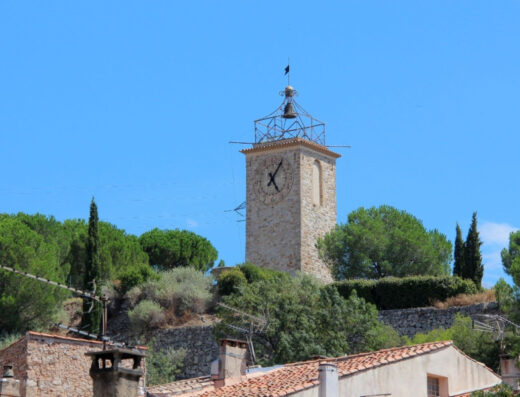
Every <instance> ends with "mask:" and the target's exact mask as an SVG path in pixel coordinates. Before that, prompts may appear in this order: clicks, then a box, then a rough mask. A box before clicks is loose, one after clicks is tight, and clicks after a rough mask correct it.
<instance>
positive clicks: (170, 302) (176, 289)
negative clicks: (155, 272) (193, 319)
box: [134, 267, 213, 316]
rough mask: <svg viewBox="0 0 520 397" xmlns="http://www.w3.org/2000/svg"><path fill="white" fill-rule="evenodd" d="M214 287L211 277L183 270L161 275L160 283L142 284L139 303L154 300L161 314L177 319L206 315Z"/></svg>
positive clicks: (177, 269)
mask: <svg viewBox="0 0 520 397" xmlns="http://www.w3.org/2000/svg"><path fill="white" fill-rule="evenodd" d="M211 285H212V279H211V277H206V276H204V274H203V273H202V272H200V271H198V270H195V269H193V268H189V267H180V268H176V269H172V270H169V271H166V272H162V273H159V278H158V279H157V280H153V281H148V282H147V283H145V284H142V285H141V286H140V288H139V289H140V291H141V294H140V296H139V297H138V298H137V300H142V299H149V300H153V301H155V302H157V303H158V304H159V305H160V307H161V310H163V309H164V310H165V311H167V312H170V313H172V314H176V315H177V316H182V315H183V314H184V313H185V312H194V313H203V312H204V311H205V309H206V308H207V306H208V304H209V303H210V302H211V300H212V297H213V296H212V294H211V291H210V290H211ZM134 299H135V297H134Z"/></svg>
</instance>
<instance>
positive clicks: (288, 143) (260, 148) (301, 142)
mask: <svg viewBox="0 0 520 397" xmlns="http://www.w3.org/2000/svg"><path fill="white" fill-rule="evenodd" d="M294 146H304V147H307V148H309V149H312V150H315V151H317V152H320V153H322V154H324V155H326V156H330V157H332V158H335V159H337V158H339V157H341V154H339V153H336V152H333V151H332V150H329V149H328V148H327V147H326V146H323V145H320V144H318V143H315V142H312V141H309V140H307V139H303V138H289V139H281V140H277V141H272V142H262V143H255V144H253V147H252V148H248V149H242V150H241V151H240V152H241V153H243V154H245V155H248V154H253V153H262V152H266V151H271V150H273V149H278V148H280V149H287V148H290V147H294Z"/></svg>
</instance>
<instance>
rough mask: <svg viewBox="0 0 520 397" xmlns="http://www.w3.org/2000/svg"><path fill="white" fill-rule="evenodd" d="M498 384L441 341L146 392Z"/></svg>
mask: <svg viewBox="0 0 520 397" xmlns="http://www.w3.org/2000/svg"><path fill="white" fill-rule="evenodd" d="M224 359H228V358H226V357H224ZM229 359H232V357H230V358H229ZM221 360H222V356H221ZM220 365H221V364H219V366H220ZM264 371H265V372H264ZM217 382H220V383H217ZM501 382H502V379H501V378H500V376H498V375H497V374H496V373H494V372H493V371H492V370H491V369H489V368H488V367H486V366H485V365H484V364H482V363H479V362H477V361H475V360H473V359H472V358H470V357H468V356H467V355H465V354H464V353H463V352H462V351H460V350H459V349H458V348H457V347H455V345H453V342H451V341H445V342H434V343H425V344H421V345H414V346H405V347H398V348H392V349H385V350H379V351H376V352H370V353H361V354H355V355H350V356H344V357H338V358H332V359H324V360H313V361H305V362H300V363H293V364H287V365H284V366H281V367H279V368H274V369H271V370H260V371H258V370H257V371H255V372H250V373H244V374H237V373H235V376H234V378H231V377H230V378H228V379H219V375H218V374H216V373H214V374H213V380H211V379H210V378H197V379H194V380H191V381H190V383H188V381H181V382H174V383H172V384H169V385H162V386H156V387H151V388H148V390H147V392H148V393H149V396H151V397H170V396H202V397H275V396H276V397H280V396H292V397H369V396H370V397H380V396H381V397H382V396H392V397H410V396H413V397H454V396H464V395H469V394H471V393H472V392H473V391H476V390H483V389H488V388H491V387H493V386H495V385H497V384H500V383H501Z"/></svg>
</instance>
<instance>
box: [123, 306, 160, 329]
mask: <svg viewBox="0 0 520 397" xmlns="http://www.w3.org/2000/svg"><path fill="white" fill-rule="evenodd" d="M128 317H129V318H130V324H131V325H132V329H133V331H134V332H135V333H136V334H138V335H139V334H142V333H145V332H147V331H149V330H151V329H154V328H158V327H160V326H161V325H163V324H164V323H165V316H164V313H163V310H162V308H161V306H160V305H159V304H158V303H156V302H154V301H151V300H148V299H145V300H143V301H141V302H139V303H138V304H137V306H136V307H134V308H133V309H132V310H130V311H129V312H128Z"/></svg>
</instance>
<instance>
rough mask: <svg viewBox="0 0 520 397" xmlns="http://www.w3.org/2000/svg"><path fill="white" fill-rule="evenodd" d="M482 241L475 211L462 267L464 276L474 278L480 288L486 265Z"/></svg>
mask: <svg viewBox="0 0 520 397" xmlns="http://www.w3.org/2000/svg"><path fill="white" fill-rule="evenodd" d="M481 245H482V241H481V240H480V236H479V233H478V230H477V213H476V212H474V213H473V216H472V219H471V226H470V227H469V230H468V236H467V237H466V242H465V243H464V266H463V267H462V277H463V278H467V279H470V280H473V282H474V283H475V285H476V286H477V288H480V286H481V283H482V277H483V276H484V265H483V264H482V254H481V253H480V246H481Z"/></svg>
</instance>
